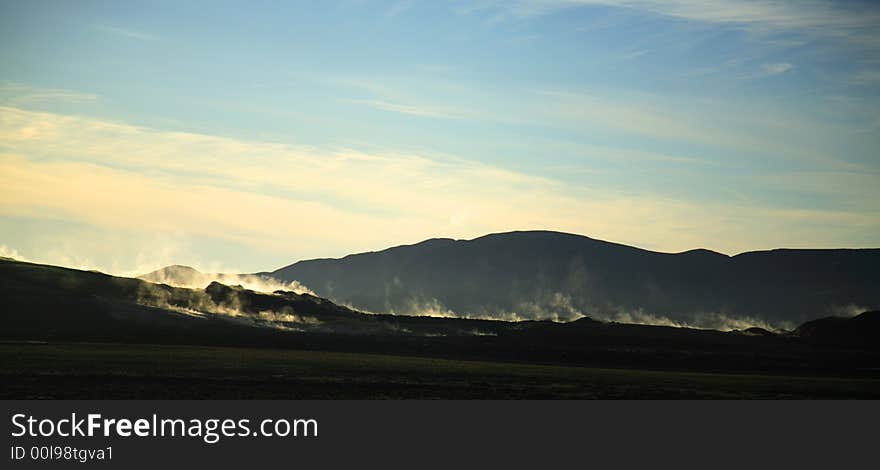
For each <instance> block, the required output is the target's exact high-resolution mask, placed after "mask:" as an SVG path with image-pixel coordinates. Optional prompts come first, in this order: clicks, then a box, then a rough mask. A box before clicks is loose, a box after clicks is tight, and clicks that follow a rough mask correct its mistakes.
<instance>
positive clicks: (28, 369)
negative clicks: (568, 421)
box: [0, 342, 880, 399]
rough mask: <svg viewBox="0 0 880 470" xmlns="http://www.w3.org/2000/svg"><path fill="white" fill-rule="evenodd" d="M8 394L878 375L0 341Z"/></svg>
mask: <svg viewBox="0 0 880 470" xmlns="http://www.w3.org/2000/svg"><path fill="white" fill-rule="evenodd" d="M0 380H2V381H3V383H4V384H5V385H4V387H3V388H2V390H0V398H4V399H7V398H26V399H134V398H145V397H148V398H154V399H196V398H199V399H205V398H213V399H237V398H246V399H257V398H260V399H365V398H366V399H474V398H479V399H633V398H638V399H837V398H880V379H878V378H869V377H804V376H790V375H770V374H731V373H702V372H681V371H663V370H638V369H608V368H596V367H577V366H558V365H544V364H522V363H504V362H486V361H462V360H450V359H438V358H425V357H411V356H409V357H407V356H396V355H384V354H364V353H345V352H327V351H295V350H280V349H259V348H236V347H206V346H179V345H146V344H144V345H124V344H98V343H59V344H49V343H17V342H7V343H2V344H0Z"/></svg>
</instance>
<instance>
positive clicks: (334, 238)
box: [0, 0, 880, 273]
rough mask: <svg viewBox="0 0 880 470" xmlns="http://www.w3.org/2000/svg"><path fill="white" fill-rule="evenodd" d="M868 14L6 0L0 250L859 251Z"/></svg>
mask: <svg viewBox="0 0 880 470" xmlns="http://www.w3.org/2000/svg"><path fill="white" fill-rule="evenodd" d="M878 20H880V7H877V6H875V5H873V4H872V3H870V2H834V3H829V2H817V1H816V2H814V1H802V2H782V1H773V0H766V1H757V2H754V1H746V0H738V1H729V2H706V1H702V0H668V1H664V0H632V1H625V0H621V1H617V0H602V1H592V0H584V1H579V0H523V1H472V2H468V1H449V2H443V1H421V2H420V1H398V2H374V1H366V0H365V1H357V0H349V1H337V2H334V1H327V2H144V3H139V2H86V1H83V2H49V1H28V2H5V1H4V2H2V3H0V63H2V64H3V65H2V67H0V106H2V108H0V175H2V176H3V179H4V180H6V181H7V182H8V184H4V185H3V186H4V187H3V188H0V250H2V251H3V252H4V253H5V254H6V255H13V256H18V257H21V258H27V259H33V260H37V261H45V262H54V263H61V264H67V265H74V266H81V267H90V268H98V269H104V270H108V271H113V272H120V273H129V272H132V273H134V272H137V271H138V270H142V269H144V268H147V267H149V268H153V267H159V266H160V265H162V264H168V263H172V262H177V263H186V264H193V265H196V266H198V267H201V268H202V269H229V270H241V271H254V270H266V269H273V268H276V267H279V266H281V265H284V264H287V263H289V262H292V261H295V260H297V259H302V258H312V257H323V256H341V255H345V254H347V253H351V252H356V251H363V250H373V249H380V248H384V247H387V246H391V245H395V244H401V243H413V242H417V241H420V240H422V239H425V238H430V237H438V236H445V237H455V238H470V237H474V236H479V235H482V234H485V233H489V232H497V231H506V230H515V229H552V230H563V231H569V232H575V233H581V234H585V235H588V236H593V237H596V238H603V239H608V240H613V241H618V242H622V243H628V244H633V245H636V246H641V247H645V248H650V249H657V250H664V251H680V250H685V249H689V248H694V247H707V248H711V249H715V250H718V251H722V252H725V253H729V254H734V253H737V252H741V251H747V250H754V249H767V248H774V247H781V246H786V247H865V246H870V247H876V246H880V203H878V201H880V189H878V188H880V184H878V183H880V178H878V175H880V158H878V149H880V96H878V95H880V93H878V92H880V86H878V85H880V32H878V28H876V27H875V25H876V24H880V22H878ZM0 254H2V253H0Z"/></svg>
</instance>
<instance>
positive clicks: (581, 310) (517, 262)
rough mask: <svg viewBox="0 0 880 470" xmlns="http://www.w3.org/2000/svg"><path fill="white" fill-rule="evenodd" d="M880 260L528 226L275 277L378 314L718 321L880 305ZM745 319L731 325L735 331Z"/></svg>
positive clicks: (320, 262) (298, 267) (800, 317)
mask: <svg viewBox="0 0 880 470" xmlns="http://www.w3.org/2000/svg"><path fill="white" fill-rule="evenodd" d="M878 266H880V250H878V249H829V250H812V249H778V250H770V251H756V252H748V253H742V254H739V255H736V256H732V257H731V256H727V255H724V254H720V253H716V252H713V251H709V250H704V249H698V250H691V251H686V252H683V253H675V254H671V253H660V252H654V251H649V250H644V249H639V248H634V247H631V246H626V245H620V244H616V243H610V242H606V241H601V240H595V239H592V238H588V237H584V236H579V235H571V234H565V233H558V232H546V231H528V232H510V233H499V234H493V235H487V236H484V237H480V238H476V239H473V240H450V239H431V240H427V241H424V242H422V243H418V244H415V245H407V246H399V247H394V248H389V249H387V250H383V251H378V252H370V253H361V254H355V255H349V256H346V257H344V258H340V259H315V260H307V261H300V262H297V263H295V264H292V265H290V266H287V267H284V268H281V269H278V270H277V271H274V272H272V273H270V274H271V275H272V276H274V277H276V278H278V279H282V280H294V279H295V280H297V281H300V282H302V283H303V284H305V285H307V286H309V287H310V288H311V289H313V290H314V291H315V292H316V293H317V294H318V295H320V296H322V297H328V298H330V299H332V300H334V301H336V302H339V303H344V304H348V305H352V306H354V307H357V308H360V309H364V310H369V311H373V312H382V313H392V312H393V313H398V314H409V313H417V312H420V311H428V310H432V309H433V310H440V311H445V310H449V311H452V312H455V313H457V314H466V315H469V316H485V317H504V316H505V314H506V315H507V316H508V317H509V318H513V317H515V316H518V317H521V318H532V319H542V318H543V319H546V318H558V319H572V318H577V316H578V315H579V314H584V315H590V316H593V317H595V318H604V319H620V318H622V319H627V318H629V319H638V318H640V317H644V316H645V315H653V316H661V317H666V318H668V319H671V320H674V321H682V322H687V323H689V324H697V325H701V324H702V325H715V324H718V325H716V326H721V325H720V323H723V322H724V321H726V320H728V319H730V318H733V319H736V318H739V317H750V318H752V319H758V320H763V321H766V322H767V323H769V324H773V325H789V326H792V327H793V326H794V325H797V324H799V323H801V322H803V321H807V320H811V319H815V318H820V317H824V316H828V315H832V314H836V313H838V312H839V311H841V310H842V309H853V308H856V307H861V308H862V309H863V310H868V309H876V308H878V307H880V269H878ZM706 319H708V320H706ZM703 320H705V321H703ZM707 322H709V323H707ZM711 322H715V323H711ZM748 326H749V325H745V326H743V325H741V324H736V323H731V326H730V328H732V329H743V328H744V327H748Z"/></svg>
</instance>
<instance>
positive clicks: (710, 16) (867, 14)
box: [495, 0, 880, 45]
mask: <svg viewBox="0 0 880 470" xmlns="http://www.w3.org/2000/svg"><path fill="white" fill-rule="evenodd" d="M495 5H496V6H497V7H499V8H505V9H507V11H508V12H509V14H510V15H514V16H521V17H524V16H536V15H543V14H547V13H552V12H555V11H558V10H562V9H568V8H574V7H579V6H606V7H618V8H626V9H630V10H635V11H643V12H649V13H653V14H657V15H663V16H669V17H674V18H681V19H685V20H691V21H700V22H708V23H717V24H729V25H735V26H740V27H743V28H748V29H752V30H758V31H791V30H798V31H804V32H808V33H810V34H815V35H820V36H832V37H840V38H848V39H851V40H854V41H857V42H860V43H866V44H867V43H870V44H874V45H880V32H878V31H877V29H876V25H877V23H878V20H880V12H878V10H877V9H876V8H873V7H872V6H871V5H870V4H869V3H864V4H862V3H859V4H855V3H848V4H842V3H835V2H826V1H820V0H802V1H799V2H796V3H793V2H789V1H785V0H756V1H753V0H725V1H709V0H518V1H513V2H498V3H496V4H495Z"/></svg>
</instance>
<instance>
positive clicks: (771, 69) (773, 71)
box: [761, 62, 794, 75]
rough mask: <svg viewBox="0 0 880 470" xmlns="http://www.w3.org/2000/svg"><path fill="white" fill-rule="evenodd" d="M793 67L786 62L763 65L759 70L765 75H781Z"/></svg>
mask: <svg viewBox="0 0 880 470" xmlns="http://www.w3.org/2000/svg"><path fill="white" fill-rule="evenodd" d="M793 67H794V66H793V65H791V64H789V63H787V62H778V63H774V64H764V65H762V66H761V68H762V69H763V70H764V72H765V73H766V74H767V75H779V74H781V73H785V72H788V71H789V70H791V69H792V68H793Z"/></svg>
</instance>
